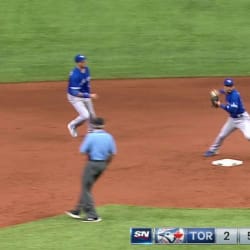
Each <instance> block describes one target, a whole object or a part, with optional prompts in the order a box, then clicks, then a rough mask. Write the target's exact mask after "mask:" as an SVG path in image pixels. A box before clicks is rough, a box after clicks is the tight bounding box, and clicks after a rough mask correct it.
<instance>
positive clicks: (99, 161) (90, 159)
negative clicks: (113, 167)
mask: <svg viewBox="0 0 250 250" xmlns="http://www.w3.org/2000/svg"><path fill="white" fill-rule="evenodd" d="M89 161H93V162H105V161H106V160H92V159H90V160H89Z"/></svg>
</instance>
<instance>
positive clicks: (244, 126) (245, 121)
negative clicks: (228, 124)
mask: <svg viewBox="0 0 250 250" xmlns="http://www.w3.org/2000/svg"><path fill="white" fill-rule="evenodd" d="M236 126H237V128H238V129H240V131H241V132H242V133H243V135H244V136H245V138H246V139H247V140H249V141H250V117H249V115H248V113H246V114H244V117H242V118H240V119H237V121H236Z"/></svg>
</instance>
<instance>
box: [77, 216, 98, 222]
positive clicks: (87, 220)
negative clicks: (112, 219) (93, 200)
mask: <svg viewBox="0 0 250 250" xmlns="http://www.w3.org/2000/svg"><path fill="white" fill-rule="evenodd" d="M100 221H102V218H101V217H97V218H84V219H82V222H100Z"/></svg>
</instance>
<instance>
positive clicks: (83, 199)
mask: <svg viewBox="0 0 250 250" xmlns="http://www.w3.org/2000/svg"><path fill="white" fill-rule="evenodd" d="M105 168H106V163H105V162H91V161H90V162H88V163H87V166H86V168H85V170H84V173H83V180H82V192H81V196H80V201H79V204H78V205H77V207H76V210H81V209H83V211H84V212H85V213H86V215H87V218H98V217H99V216H98V214H97V212H96V209H95V205H94V201H93V197H92V194H91V189H92V187H93V185H94V183H95V181H96V180H97V179H98V178H99V177H100V176H101V174H102V173H103V171H104V170H105Z"/></svg>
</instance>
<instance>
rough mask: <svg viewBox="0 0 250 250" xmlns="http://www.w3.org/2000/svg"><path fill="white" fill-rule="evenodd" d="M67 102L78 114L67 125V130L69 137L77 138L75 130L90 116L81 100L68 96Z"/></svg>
mask: <svg viewBox="0 0 250 250" xmlns="http://www.w3.org/2000/svg"><path fill="white" fill-rule="evenodd" d="M68 100H69V102H70V103H71V104H72V106H73V107H74V109H75V110H76V111H77V112H78V114H79V116H77V117H76V118H75V119H74V120H72V121H71V122H70V123H69V124H68V129H69V131H70V133H71V135H72V136H73V137H76V136H77V132H76V128H77V127H78V126H80V125H82V124H83V123H84V122H85V121H86V120H88V119H89V117H90V114H89V112H88V110H87V108H86V106H85V104H84V101H83V99H82V98H79V97H73V96H71V95H68Z"/></svg>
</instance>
